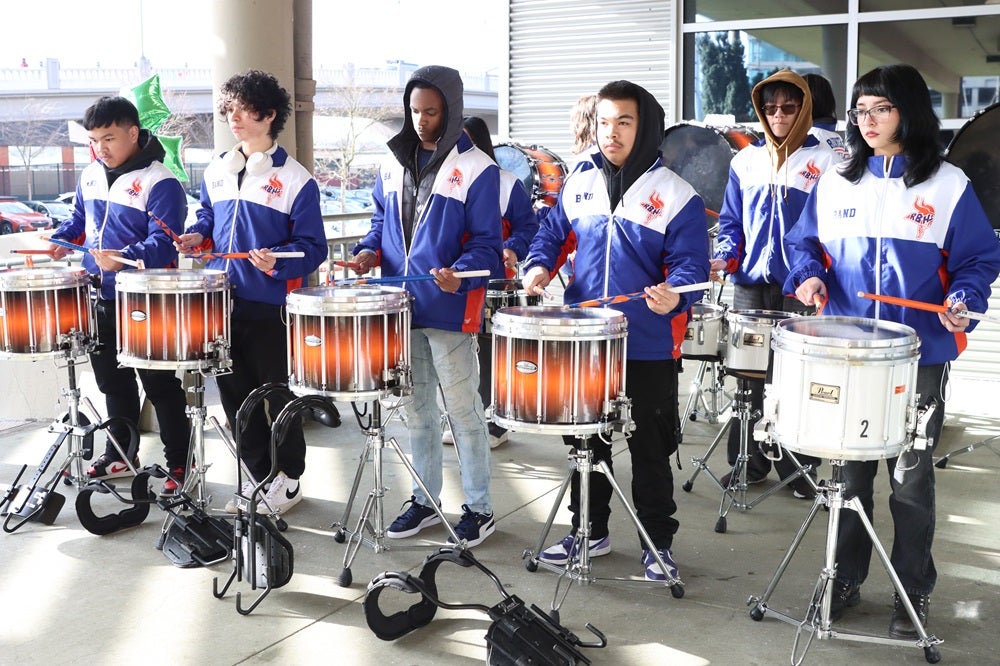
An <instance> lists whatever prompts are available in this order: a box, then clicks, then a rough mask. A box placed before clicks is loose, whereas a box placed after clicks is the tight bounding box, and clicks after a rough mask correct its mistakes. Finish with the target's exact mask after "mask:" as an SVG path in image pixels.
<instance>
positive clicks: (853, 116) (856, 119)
mask: <svg viewBox="0 0 1000 666" xmlns="http://www.w3.org/2000/svg"><path fill="white" fill-rule="evenodd" d="M895 108H896V107H895V106H894V105H892V104H886V105H884V106H876V107H874V108H872V109H848V110H847V119H848V120H850V121H851V124H852V125H860V124H861V121H862V119H864V117H865V116H868V117H869V118H871V119H872V122H873V123H880V122H882V121H883V120H885V119H886V118H888V117H889V114H890V113H892V110H893V109H895Z"/></svg>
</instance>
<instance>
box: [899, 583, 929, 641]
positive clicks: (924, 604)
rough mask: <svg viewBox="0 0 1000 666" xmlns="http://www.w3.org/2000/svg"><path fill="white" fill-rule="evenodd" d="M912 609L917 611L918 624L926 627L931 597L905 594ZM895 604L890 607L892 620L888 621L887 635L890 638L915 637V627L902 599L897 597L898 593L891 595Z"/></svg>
mask: <svg viewBox="0 0 1000 666" xmlns="http://www.w3.org/2000/svg"><path fill="white" fill-rule="evenodd" d="M906 596H907V597H909V598H910V603H911V604H913V610H915V611H917V617H918V618H920V624H922V625H924V629H925V630H926V628H927V613H928V611H929V610H930V605H931V597H930V595H928V594H907V595H906ZM893 601H894V602H895V606H894V608H893V609H892V620H890V621H889V636H891V637H892V638H913V639H916V638H917V628H916V626H914V624H913V621H912V620H911V619H910V614H909V613H907V612H906V607H905V606H903V600H902V599H900V598H899V593H898V592H897V593H896V594H894V595H893Z"/></svg>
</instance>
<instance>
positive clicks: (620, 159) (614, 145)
mask: <svg viewBox="0 0 1000 666" xmlns="http://www.w3.org/2000/svg"><path fill="white" fill-rule="evenodd" d="M638 130H639V103H638V102H637V101H636V100H634V99H602V100H600V101H599V102H598V103H597V145H598V146H600V148H601V154H602V155H604V157H605V158H607V160H608V161H609V162H611V163H612V164H614V165H615V166H616V167H619V168H621V166H622V165H623V164H625V160H627V159H628V156H629V155H630V154H631V153H632V147H633V146H635V137H636V134H637V133H638Z"/></svg>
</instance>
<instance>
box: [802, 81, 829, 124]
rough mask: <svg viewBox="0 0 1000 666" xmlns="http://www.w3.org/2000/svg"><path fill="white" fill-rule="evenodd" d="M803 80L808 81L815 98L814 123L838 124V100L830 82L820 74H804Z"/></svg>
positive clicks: (810, 92)
mask: <svg viewBox="0 0 1000 666" xmlns="http://www.w3.org/2000/svg"><path fill="white" fill-rule="evenodd" d="M802 78H803V79H805V80H806V84H807V85H808V86H809V94H810V95H812V98H813V121H816V120H819V121H821V122H837V99H836V98H835V97H834V95H833V86H831V85H830V82H829V81H828V80H827V79H826V77H824V76H821V75H819V74H812V73H809V74H803V75H802Z"/></svg>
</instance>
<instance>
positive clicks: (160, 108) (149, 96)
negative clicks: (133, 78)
mask: <svg viewBox="0 0 1000 666" xmlns="http://www.w3.org/2000/svg"><path fill="white" fill-rule="evenodd" d="M132 95H133V96H134V97H135V108H136V109H138V110H139V126H140V127H142V128H143V129H148V130H149V131H150V132H153V133H155V132H156V130H158V129H159V128H160V125H162V124H163V121H165V120H166V119H167V118H168V117H170V109H168V108H167V104H166V102H164V101H163V94H162V90H161V89H160V75H159V74H153V75H152V76H151V77H149V78H148V79H146V80H145V81H143V82H142V83H140V84H139V85H137V86H136V87H134V88H132Z"/></svg>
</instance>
